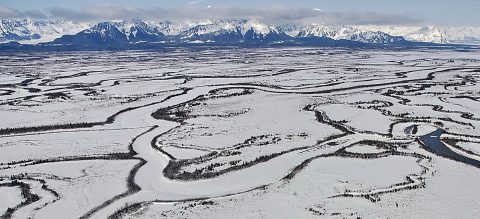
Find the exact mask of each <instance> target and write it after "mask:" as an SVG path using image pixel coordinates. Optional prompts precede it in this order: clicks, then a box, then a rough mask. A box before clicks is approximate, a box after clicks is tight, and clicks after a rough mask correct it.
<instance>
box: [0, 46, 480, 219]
mask: <svg viewBox="0 0 480 219" xmlns="http://www.w3.org/2000/svg"><path fill="white" fill-rule="evenodd" d="M479 57H480V53H479V52H477V51H448V50H433V51H432V50H411V51H381V50H370V51H362V50H349V49H321V48H315V49H309V48H289V49H230V50H220V49H218V50H195V51H194V50H174V51H168V52H149V51H128V52H75V53H21V54H14V55H12V54H0V60H1V63H0V108H1V110H0V118H1V119H0V194H2V198H1V200H0V211H1V212H0V213H1V215H0V217H2V218H109V217H110V218H159V217H167V218H316V217H332V218H476V217H477V216H478V215H479V214H480V190H479V189H478V186H479V183H478V182H480V171H479V168H480V132H479V129H480V104H479V100H480V84H478V83H477V82H478V80H479V79H480V58H479Z"/></svg>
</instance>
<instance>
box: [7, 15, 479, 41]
mask: <svg viewBox="0 0 480 219" xmlns="http://www.w3.org/2000/svg"><path fill="white" fill-rule="evenodd" d="M319 38H331V39H333V40H349V41H355V42H360V43H366V44H401V43H403V42H405V40H408V41H413V42H432V43H442V44H445V43H463V44H478V43H480V28H475V27H433V26H431V27H401V26H374V25H367V26H348V25H344V26H323V25H298V24H284V25H277V26H273V25H269V24H265V23H262V22H259V21H257V20H234V19H230V20H215V21H212V20H202V21H183V22H172V21H162V22H147V21H141V20H129V21H110V22H101V23H98V24H93V25H92V24H89V23H78V22H72V21H61V20H54V21H36V20H32V19H1V20H0V43H2V42H3V43H5V42H19V43H22V44H35V43H44V42H51V41H53V42H54V43H57V44H80V43H84V44H89V45H95V44H102V45H113V44H115V45H118V44H138V43H147V42H156V43H167V44H168V43H170V44H171V43H176V44H178V43H189V44H199V43H210V44H212V43H216V44H238V43H254V44H258V43H304V42H306V41H308V42H311V40H312V39H317V40H318V39H319Z"/></svg>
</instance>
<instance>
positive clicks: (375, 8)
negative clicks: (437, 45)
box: [0, 0, 480, 26]
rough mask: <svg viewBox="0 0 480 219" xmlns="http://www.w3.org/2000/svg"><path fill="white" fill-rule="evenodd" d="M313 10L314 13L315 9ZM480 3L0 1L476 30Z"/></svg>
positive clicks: (49, 9)
mask: <svg viewBox="0 0 480 219" xmlns="http://www.w3.org/2000/svg"><path fill="white" fill-rule="evenodd" d="M313 9H317V10H313ZM479 11H480V0H276V1H274V0H241V1H240V0H75V1H72V0H0V17H15V16H17V17H18V16H27V17H62V18H66V19H77V20H102V19H122V18H123V19H130V18H144V19H149V18H150V19H176V18H178V19H183V18H186V19H188V18H190V17H192V18H209V17H212V18H221V17H228V16H230V15H231V16H232V17H245V18H248V17H257V18H265V19H271V20H282V21H283V20H289V19H291V20H297V21H298V20H302V21H308V22H315V21H317V20H318V23H338V24H349V23H353V24H355V23H356V24H369V23H371V24H412V25H413V24H444V25H457V26H480V13H479Z"/></svg>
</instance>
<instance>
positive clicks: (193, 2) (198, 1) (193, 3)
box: [187, 0, 204, 5]
mask: <svg viewBox="0 0 480 219" xmlns="http://www.w3.org/2000/svg"><path fill="white" fill-rule="evenodd" d="M203 1H204V0H196V1H191V2H188V3H187V5H195V4H198V3H200V2H203Z"/></svg>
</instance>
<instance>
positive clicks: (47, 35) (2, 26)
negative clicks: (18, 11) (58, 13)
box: [0, 18, 90, 44]
mask: <svg viewBox="0 0 480 219" xmlns="http://www.w3.org/2000/svg"><path fill="white" fill-rule="evenodd" d="M89 27H90V25H89V24H87V23H77V22H72V21H62V20H50V21H42V20H32V19H28V18H25V19H0V42H12V41H14V42H22V43H25V44H35V43H42V42H49V41H52V40H54V39H56V38H59V37H61V36H63V35H67V34H75V33H78V32H80V31H82V30H85V29H87V28H89Z"/></svg>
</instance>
